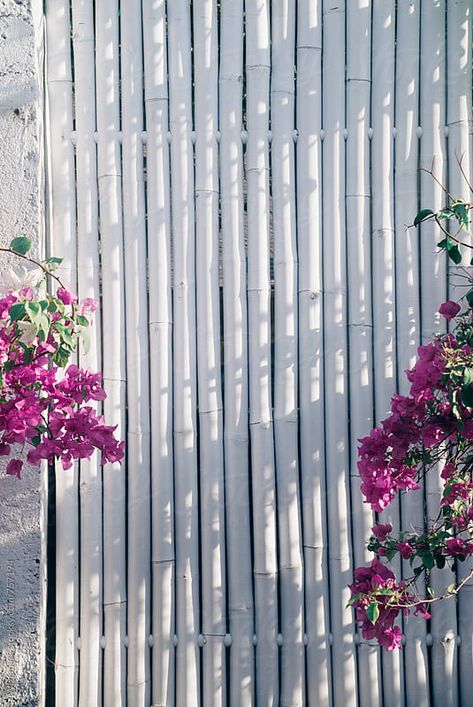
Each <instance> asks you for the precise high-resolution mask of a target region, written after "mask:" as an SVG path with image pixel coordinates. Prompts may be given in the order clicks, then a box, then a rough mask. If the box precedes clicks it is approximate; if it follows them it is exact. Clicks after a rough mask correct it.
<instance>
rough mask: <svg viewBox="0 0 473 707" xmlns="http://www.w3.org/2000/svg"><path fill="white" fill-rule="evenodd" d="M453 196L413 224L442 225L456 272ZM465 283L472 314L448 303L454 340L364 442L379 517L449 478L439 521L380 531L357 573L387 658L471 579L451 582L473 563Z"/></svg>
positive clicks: (472, 342) (362, 463) (436, 340)
mask: <svg viewBox="0 0 473 707" xmlns="http://www.w3.org/2000/svg"><path fill="white" fill-rule="evenodd" d="M460 167H461V165H460ZM432 176H434V175H432ZM464 176H465V175H464ZM434 178H435V177H434ZM470 188H471V187H470ZM472 192H473V190H472ZM445 193H446V195H447V200H448V201H447V205H446V206H445V207H444V208H443V209H441V210H440V211H439V212H436V213H434V212H433V211H432V210H431V209H422V210H421V211H420V212H419V214H418V215H417V217H416V220H415V222H414V225H418V224H420V223H422V222H423V221H426V220H434V221H435V222H436V223H437V224H438V226H439V227H440V229H441V231H442V232H443V238H442V240H441V241H440V243H439V244H438V247H439V248H440V249H441V250H444V251H446V252H447V254H448V256H449V257H450V259H451V260H453V262H454V263H455V264H457V265H458V264H459V263H460V262H461V260H462V250H466V249H467V248H471V246H469V245H468V244H466V243H463V241H462V240H461V238H460V236H461V232H462V231H463V230H464V229H466V228H468V226H469V222H470V219H469V214H470V212H471V209H472V208H473V205H472V204H470V203H467V202H465V201H462V200H460V199H454V198H453V197H451V196H450V194H448V192H446V191H445ZM452 223H453V224H454V227H453V229H452V226H451V224H452ZM470 264H473V260H472V261H471V262H470ZM465 277H466V279H467V283H468V291H467V293H466V294H465V295H464V297H463V298H462V300H463V304H464V307H463V308H462V306H461V305H460V304H459V303H457V302H454V301H451V300H449V301H448V302H444V303H443V304H442V305H441V306H440V308H439V312H440V314H441V315H442V316H443V317H444V318H445V319H446V320H447V321H448V322H450V333H448V334H442V335H438V336H434V337H433V338H432V339H431V340H430V341H428V342H427V343H426V344H425V345H423V346H420V347H419V349H418V360H417V362H416V364H415V365H414V367H413V368H412V369H411V370H410V371H407V372H406V373H407V378H408V380H409V382H410V390H409V394H408V395H394V397H393V398H392V400H391V410H390V414H389V416H388V417H387V418H386V419H385V420H383V422H382V423H381V425H380V426H379V427H377V428H375V429H373V430H372V431H371V433H370V434H369V435H368V436H367V437H365V438H363V439H361V440H359V442H360V447H359V459H358V469H359V473H360V478H361V492H362V494H363V496H364V498H365V501H366V502H367V503H368V504H370V506H371V508H372V510H373V511H376V512H377V513H382V512H383V511H384V510H385V509H386V508H387V507H388V506H389V505H390V504H391V503H392V501H393V500H394V499H395V498H396V497H397V496H398V494H401V493H406V492H415V491H416V490H419V489H420V488H421V486H422V480H423V479H424V477H425V476H426V475H427V474H437V475H439V474H440V478H441V488H442V491H441V500H440V507H439V509H438V515H437V516H436V517H435V518H430V519H425V523H424V526H423V527H422V528H417V529H416V528H411V529H410V530H409V531H405V530H401V531H400V532H394V531H393V527H392V525H391V524H389V523H382V522H378V523H377V524H376V525H374V527H373V528H372V536H371V538H370V540H369V544H368V549H369V550H370V551H371V552H373V553H374V555H375V557H374V559H373V561H372V562H371V564H370V565H369V566H368V567H358V568H356V569H355V572H354V581H353V583H352V584H350V585H349V587H350V590H351V598H350V600H349V605H350V606H352V607H353V608H354V609H355V616H356V620H357V622H358V623H359V626H360V629H361V634H362V637H363V638H364V639H366V640H370V639H376V640H377V641H378V643H379V644H380V645H381V646H382V647H384V648H386V649H387V650H393V649H394V648H400V647H401V642H402V631H401V628H400V626H399V625H397V624H396V620H397V619H398V617H399V616H402V615H404V616H407V615H408V614H410V613H413V614H414V615H420V616H421V617H423V618H424V619H428V618H429V617H430V614H429V607H430V605H431V604H432V603H434V602H436V601H439V600H443V599H451V598H453V599H454V598H455V597H456V596H457V595H458V593H459V592H460V590H461V589H462V587H463V586H464V585H465V584H466V583H467V582H468V581H470V580H471V579H473V569H472V570H471V571H468V570H467V571H466V572H464V573H463V576H462V578H461V580H457V581H453V582H452V579H451V578H452V577H453V578H455V577H456V568H457V566H458V565H457V563H459V562H460V563H461V562H465V560H467V559H468V558H470V557H471V556H473V289H471V285H472V281H471V279H470V276H469V275H468V273H465ZM419 503H420V504H423V499H422V497H421V496H420V498H419ZM396 556H397V557H400V558H402V559H403V560H405V562H404V563H403V567H404V568H405V567H406V566H407V567H408V568H410V570H408V571H405V570H404V575H405V576H404V577H403V578H402V579H396V577H395V575H394V573H393V572H392V571H391V569H390V568H389V567H388V566H387V564H386V563H389V562H391V561H392V560H393V558H395V557H396ZM434 568H438V569H439V570H443V569H444V568H445V570H447V571H448V570H451V572H450V573H449V578H447V580H446V583H445V584H446V586H445V590H444V591H443V592H442V593H438V594H437V595H436V594H435V592H434V589H433V587H432V585H431V572H432V570H433V569H434Z"/></svg>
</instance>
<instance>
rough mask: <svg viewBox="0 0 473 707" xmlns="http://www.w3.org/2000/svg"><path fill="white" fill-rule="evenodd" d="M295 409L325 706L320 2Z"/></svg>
mask: <svg viewBox="0 0 473 707" xmlns="http://www.w3.org/2000/svg"><path fill="white" fill-rule="evenodd" d="M297 12H298V18H297V83H296V100H297V131H298V138H297V233H298V255H299V282H298V295H299V332H298V334H299V396H300V399H299V407H300V455H301V456H300V458H301V492H302V517H303V532H304V535H303V541H304V567H305V616H306V620H305V627H306V633H307V649H306V661H307V702H308V704H309V705H323V706H324V707H328V705H330V704H331V703H332V699H331V695H332V690H331V660H330V655H331V653H330V643H329V631H330V616H329V582H328V553H327V527H326V516H325V499H326V490H325V488H326V487H325V474H324V454H325V451H324V427H325V416H324V402H323V371H322V361H323V331H322V327H323V319H322V315H323V312H322V218H321V217H322V185H321V178H322V144H321V128H322V123H321V120H322V63H321V58H322V2H321V1H319V2H317V3H314V2H312V1H311V0H300V2H299V3H298V6H297Z"/></svg>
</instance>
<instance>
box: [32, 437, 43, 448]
mask: <svg viewBox="0 0 473 707" xmlns="http://www.w3.org/2000/svg"><path fill="white" fill-rule="evenodd" d="M31 444H32V445H33V447H38V446H39V445H40V444H41V437H40V436H39V435H36V436H35V437H32V438H31Z"/></svg>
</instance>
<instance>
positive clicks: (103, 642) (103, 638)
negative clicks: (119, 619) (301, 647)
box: [100, 636, 105, 649]
mask: <svg viewBox="0 0 473 707" xmlns="http://www.w3.org/2000/svg"><path fill="white" fill-rule="evenodd" d="M100 648H102V649H104V648H105V636H100Z"/></svg>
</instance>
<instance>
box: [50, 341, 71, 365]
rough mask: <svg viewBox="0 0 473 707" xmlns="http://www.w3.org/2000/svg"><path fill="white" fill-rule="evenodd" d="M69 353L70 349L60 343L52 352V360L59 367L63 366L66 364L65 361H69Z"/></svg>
mask: <svg viewBox="0 0 473 707" xmlns="http://www.w3.org/2000/svg"><path fill="white" fill-rule="evenodd" d="M70 355H71V352H70V350H69V349H68V348H67V347H66V346H64V345H63V344H61V346H59V348H58V349H57V350H56V351H55V352H54V354H53V361H54V363H55V364H56V365H57V366H59V367H60V368H64V366H66V364H67V362H68V361H69V357H70Z"/></svg>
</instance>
